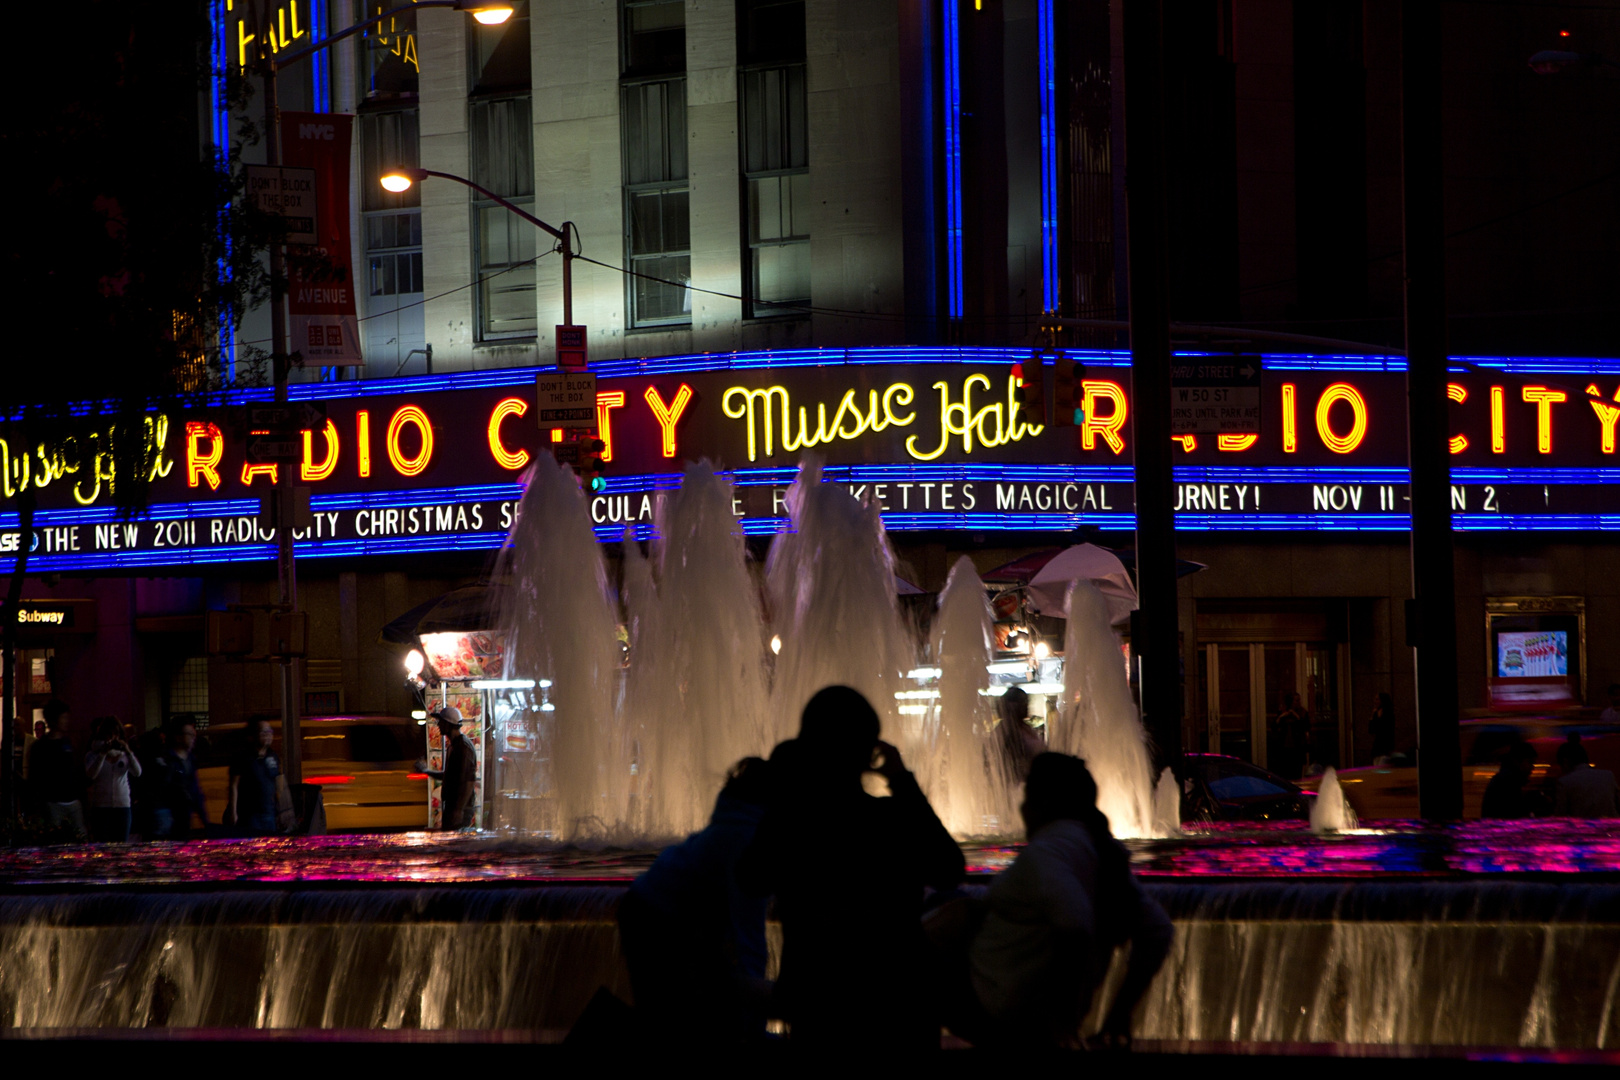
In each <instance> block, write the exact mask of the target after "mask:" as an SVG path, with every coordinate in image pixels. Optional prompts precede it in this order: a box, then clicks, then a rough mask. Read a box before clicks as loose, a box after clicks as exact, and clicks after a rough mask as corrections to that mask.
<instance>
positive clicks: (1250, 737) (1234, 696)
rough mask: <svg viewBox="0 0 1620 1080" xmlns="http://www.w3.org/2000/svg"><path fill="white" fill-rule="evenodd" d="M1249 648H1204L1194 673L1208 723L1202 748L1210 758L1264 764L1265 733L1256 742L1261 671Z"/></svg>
mask: <svg viewBox="0 0 1620 1080" xmlns="http://www.w3.org/2000/svg"><path fill="white" fill-rule="evenodd" d="M1254 650H1255V646H1252V645H1215V644H1211V645H1206V646H1205V647H1204V650H1203V652H1202V653H1201V654H1200V656H1199V664H1198V673H1199V680H1198V681H1199V684H1200V689H1201V691H1202V694H1203V698H1204V712H1205V716H1206V719H1207V723H1208V728H1207V736H1206V739H1205V744H1206V746H1207V747H1208V749H1209V752H1210V753H1212V754H1230V755H1231V756H1232V757H1237V758H1242V759H1243V760H1244V761H1249V762H1253V763H1254V764H1256V765H1263V764H1264V763H1265V731H1264V728H1261V729H1260V730H1259V732H1258V735H1259V738H1258V739H1257V738H1256V735H1257V732H1256V728H1255V707H1256V705H1257V704H1258V702H1257V700H1256V695H1255V682H1256V680H1255V675H1256V674H1257V672H1258V671H1259V670H1260V669H1261V665H1260V664H1259V663H1257V659H1258V658H1257V657H1255V656H1254Z"/></svg>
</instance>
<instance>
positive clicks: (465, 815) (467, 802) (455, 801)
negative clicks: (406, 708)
mask: <svg viewBox="0 0 1620 1080" xmlns="http://www.w3.org/2000/svg"><path fill="white" fill-rule="evenodd" d="M433 719H434V720H436V721H438V724H439V735H440V737H441V738H442V739H443V741H444V768H443V769H442V770H439V771H434V770H433V769H430V768H428V767H427V762H425V761H418V762H417V763H416V768H417V771H418V772H424V773H427V775H428V776H430V777H432V778H433V779H435V780H438V781H440V782H441V783H442V784H443V785H444V786H443V787H441V788H440V789H439V807H440V814H439V828H441V829H443V830H444V831H446V832H450V831H452V830H455V829H465V828H467V827H468V826H469V825H471V824H472V823H473V795H474V794H476V793H477V791H478V747H476V746H474V745H473V741H472V740H471V739H469V738H467V736H466V734H465V733H463V732H462V730H461V710H460V709H458V708H456V707H455V706H454V705H446V706H445V707H444V708H442V709H440V710H439V711H438V712H436V713H434V714H433Z"/></svg>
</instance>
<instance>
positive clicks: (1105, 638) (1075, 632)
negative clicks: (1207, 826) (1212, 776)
mask: <svg viewBox="0 0 1620 1080" xmlns="http://www.w3.org/2000/svg"><path fill="white" fill-rule="evenodd" d="M1063 652H1064V666H1063V701H1064V710H1063V716H1062V717H1061V719H1060V722H1059V723H1058V724H1057V726H1056V728H1055V730H1053V731H1052V733H1051V735H1050V736H1049V742H1050V745H1051V747H1052V749H1054V750H1059V751H1062V752H1063V753H1066V754H1075V755H1077V756H1079V757H1083V758H1085V759H1086V764H1087V765H1088V766H1090V768H1091V774H1092V775H1093V776H1094V777H1096V778H1097V807H1098V809H1100V810H1101V811H1102V812H1103V813H1104V814H1106V815H1107V816H1108V824H1109V827H1110V828H1111V829H1112V830H1113V832H1114V835H1115V836H1119V837H1147V836H1154V835H1157V834H1158V833H1159V831H1160V830H1158V829H1156V828H1155V827H1154V816H1155V815H1154V809H1153V803H1154V800H1153V767H1152V764H1151V762H1150V760H1149V756H1148V748H1147V735H1146V733H1145V732H1144V731H1143V730H1142V722H1141V720H1140V719H1139V718H1138V716H1137V712H1136V702H1135V701H1133V700H1132V698H1131V686H1130V682H1129V680H1128V679H1127V678H1126V676H1125V664H1124V661H1123V659H1122V658H1121V656H1120V651H1119V642H1118V640H1117V639H1115V637H1114V631H1113V629H1112V628H1111V627H1110V626H1109V622H1108V601H1107V600H1106V599H1104V598H1103V595H1102V593H1100V592H1098V591H1097V590H1096V588H1095V587H1093V586H1091V585H1089V584H1087V583H1086V582H1084V581H1077V582H1076V583H1075V584H1074V587H1073V591H1072V592H1071V593H1070V594H1069V626H1068V632H1067V634H1066V636H1065V639H1064V650H1063ZM1173 785H1174V781H1173V780H1172V787H1173Z"/></svg>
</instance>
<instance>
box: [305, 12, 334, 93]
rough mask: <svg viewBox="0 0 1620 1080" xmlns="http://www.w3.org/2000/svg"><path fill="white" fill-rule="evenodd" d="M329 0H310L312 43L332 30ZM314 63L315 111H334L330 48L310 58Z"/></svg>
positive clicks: (312, 70)
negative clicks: (328, 12)
mask: <svg viewBox="0 0 1620 1080" xmlns="http://www.w3.org/2000/svg"><path fill="white" fill-rule="evenodd" d="M326 12H327V0H309V36H310V41H311V43H313V42H316V41H325V40H326V35H327V34H329V33H330V32H331V30H332V24H331V23H330V22H328V21H327V14H326ZM309 62H310V64H311V65H313V67H312V69H311V71H310V76H311V78H312V80H313V83H314V86H315V98H314V101H315V111H316V112H318V113H326V112H331V111H332V58H331V55H330V53H329V52H328V50H326V49H322V50H321V51H320V52H318V53H315V54H314V55H312V56H311V57H310V58H309Z"/></svg>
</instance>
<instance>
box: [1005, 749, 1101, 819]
mask: <svg viewBox="0 0 1620 1080" xmlns="http://www.w3.org/2000/svg"><path fill="white" fill-rule="evenodd" d="M1019 809H1020V811H1022V813H1023V815H1024V828H1025V829H1026V830H1028V832H1029V834H1030V835H1034V833H1035V832H1036V831H1037V830H1038V829H1040V828H1041V827H1042V826H1043V825H1047V824H1049V823H1051V822H1053V821H1061V820H1063V819H1072V820H1075V821H1083V822H1086V823H1087V824H1091V823H1092V819H1093V818H1094V817H1095V816H1097V815H1098V813H1099V811H1098V810H1097V781H1096V779H1095V778H1094V777H1093V776H1092V775H1091V770H1090V769H1088V768H1086V763H1085V762H1084V761H1082V760H1080V759H1079V758H1077V757H1071V756H1070V755H1068V754H1057V753H1053V752H1051V751H1048V752H1047V753H1044V754H1037V755H1035V760H1034V761H1032V762H1030V765H1029V779H1027V780H1025V781H1024V804H1023V806H1021V807H1019Z"/></svg>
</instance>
